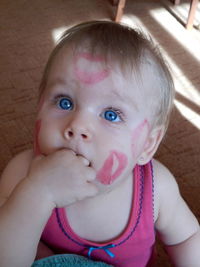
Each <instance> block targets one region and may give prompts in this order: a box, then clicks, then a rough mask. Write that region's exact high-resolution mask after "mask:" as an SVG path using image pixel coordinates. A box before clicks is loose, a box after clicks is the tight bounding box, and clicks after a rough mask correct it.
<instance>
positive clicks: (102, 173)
mask: <svg viewBox="0 0 200 267" xmlns="http://www.w3.org/2000/svg"><path fill="white" fill-rule="evenodd" d="M115 160H116V161H117V167H116V170H115V171H114V173H113V168H114V163H115V162H114V161H115ZM127 162H128V160H127V157H126V155H125V154H123V153H121V152H118V151H111V152H110V155H109V156H108V158H107V159H106V161H105V162H104V164H103V167H102V168H101V169H100V170H99V172H98V173H97V179H98V180H99V181H100V182H101V183H102V184H104V185H109V184H112V183H113V182H114V181H115V180H116V178H117V177H119V176H120V175H121V173H122V172H123V170H124V169H125V167H126V166H127Z"/></svg>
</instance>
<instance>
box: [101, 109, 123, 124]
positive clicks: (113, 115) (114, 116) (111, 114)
mask: <svg viewBox="0 0 200 267" xmlns="http://www.w3.org/2000/svg"><path fill="white" fill-rule="evenodd" d="M103 117H104V119H106V120H108V121H111V122H118V121H121V118H120V116H119V115H118V113H117V112H116V111H114V110H106V111H105V112H104V114H103Z"/></svg>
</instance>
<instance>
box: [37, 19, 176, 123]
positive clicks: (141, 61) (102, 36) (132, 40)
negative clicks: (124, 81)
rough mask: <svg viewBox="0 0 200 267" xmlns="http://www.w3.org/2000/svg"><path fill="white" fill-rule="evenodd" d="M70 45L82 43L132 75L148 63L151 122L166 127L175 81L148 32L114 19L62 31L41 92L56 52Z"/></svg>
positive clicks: (41, 86)
mask: <svg viewBox="0 0 200 267" xmlns="http://www.w3.org/2000/svg"><path fill="white" fill-rule="evenodd" d="M70 45H71V47H70V49H72V50H71V51H72V53H73V51H75V50H76V49H77V48H80V47H83V46H86V48H87V50H88V52H90V53H92V54H96V53H99V52H100V53H101V55H102V56H104V57H105V62H107V61H108V60H114V62H117V63H118V64H119V66H120V67H121V68H122V69H126V70H127V69H129V70H130V71H131V73H133V74H135V76H136V75H138V74H139V75H140V76H141V77H142V73H141V72H142V71H141V69H142V66H147V68H148V69H149V70H151V73H152V75H154V76H155V77H154V78H155V79H154V85H153V86H154V90H155V93H156V105H155V106H156V110H155V111H154V114H155V120H154V123H153V124H154V125H165V126H166V128H167V125H168V121H169V117H170V113H171V110H172V106H173V99H174V83H173V79H172V76H171V74H170V71H169V67H168V66H167V64H166V62H165V60H164V59H163V57H162V55H161V53H160V51H159V49H158V47H157V46H156V45H155V44H154V43H153V41H152V39H151V38H150V37H149V36H146V35H145V34H144V33H142V31H139V30H136V29H133V28H130V27H128V26H125V25H122V24H118V23H115V22H111V21H90V22H85V23H81V24H78V25H76V26H74V27H72V28H70V29H68V30H67V31H65V32H64V33H63V35H62V37H61V38H60V40H59V42H58V44H57V45H56V47H55V48H54V50H53V51H52V53H51V55H50V57H49V60H48V62H47V64H46V67H45V70H44V73H43V78H42V81H41V84H40V96H41V95H42V93H43V91H44V89H45V86H46V82H47V79H48V74H49V71H50V68H51V65H52V63H53V61H54V58H55V56H56V55H57V53H58V51H59V50H60V49H61V48H62V47H69V46H70ZM152 70H153V71H152ZM150 90H151V91H152V88H151V89H150Z"/></svg>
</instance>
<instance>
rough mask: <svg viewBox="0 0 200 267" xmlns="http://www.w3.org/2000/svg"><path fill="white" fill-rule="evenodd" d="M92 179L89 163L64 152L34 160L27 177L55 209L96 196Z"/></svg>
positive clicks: (94, 176)
mask: <svg viewBox="0 0 200 267" xmlns="http://www.w3.org/2000/svg"><path fill="white" fill-rule="evenodd" d="M95 178H96V173H95V171H94V169H93V168H92V167H90V166H89V161H88V160H87V159H86V158H84V157H82V156H78V155H76V154H75V153H74V152H73V151H72V150H67V149H62V150H59V151H56V152H54V153H53V154H50V155H48V156H38V157H36V158H35V159H34V160H33V162H32V164H31V167H30V170H29V174H28V177H27V179H29V181H31V183H33V185H35V186H36V187H37V188H38V190H40V192H41V193H42V194H43V195H44V199H48V200H49V201H52V203H53V204H54V205H55V206H56V207H63V206H67V205H70V204H72V203H74V202H76V201H80V200H83V199H84V198H86V197H92V196H95V195H96V194H97V187H96V186H95V185H94V184H93V183H92V181H93V180H95ZM41 190H42V191H41Z"/></svg>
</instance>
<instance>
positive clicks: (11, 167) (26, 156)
mask: <svg viewBox="0 0 200 267" xmlns="http://www.w3.org/2000/svg"><path fill="white" fill-rule="evenodd" d="M32 159H33V151H32V150H25V151H23V152H21V153H19V154H17V155H16V156H15V157H14V158H13V159H11V160H10V162H9V163H8V165H7V166H6V168H5V169H4V171H3V173H2V175H1V178H0V205H1V203H2V202H3V200H5V199H7V198H8V197H9V195H10V194H11V192H12V190H13V189H14V188H15V186H16V185H17V184H18V183H19V182H20V181H21V180H22V179H23V178H24V177H25V176H26V175H27V172H28V169H29V166H30V162H31V161H32Z"/></svg>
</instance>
